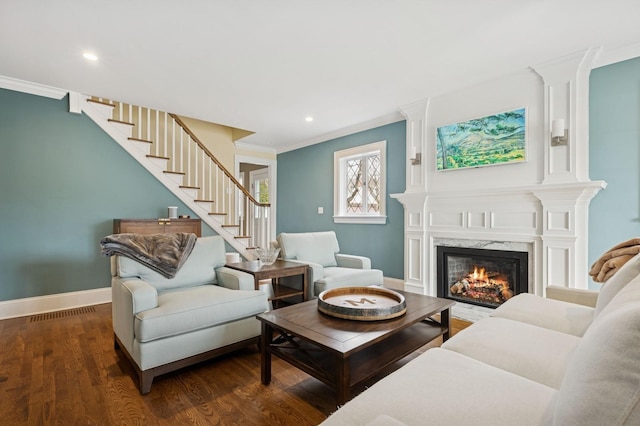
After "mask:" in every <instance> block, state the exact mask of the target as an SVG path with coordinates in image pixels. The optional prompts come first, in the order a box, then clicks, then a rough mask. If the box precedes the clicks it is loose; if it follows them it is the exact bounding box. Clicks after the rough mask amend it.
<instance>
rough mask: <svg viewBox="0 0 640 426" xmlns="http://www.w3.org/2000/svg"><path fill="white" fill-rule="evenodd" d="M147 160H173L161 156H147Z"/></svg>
mask: <svg viewBox="0 0 640 426" xmlns="http://www.w3.org/2000/svg"><path fill="white" fill-rule="evenodd" d="M147 158H159V159H161V160H171V158H169V157H162V156H160V155H152V154H149V155H147Z"/></svg>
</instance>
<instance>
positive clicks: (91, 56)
mask: <svg viewBox="0 0 640 426" xmlns="http://www.w3.org/2000/svg"><path fill="white" fill-rule="evenodd" d="M82 56H83V57H84V58H85V59H87V60H89V61H97V60H98V56H96V54H95V53H91V52H85V53H83V54H82Z"/></svg>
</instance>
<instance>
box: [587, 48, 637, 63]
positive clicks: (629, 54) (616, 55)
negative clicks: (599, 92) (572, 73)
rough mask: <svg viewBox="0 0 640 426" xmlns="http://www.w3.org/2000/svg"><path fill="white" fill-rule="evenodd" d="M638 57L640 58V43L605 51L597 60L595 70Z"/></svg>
mask: <svg viewBox="0 0 640 426" xmlns="http://www.w3.org/2000/svg"><path fill="white" fill-rule="evenodd" d="M637 57H640V43H638V44H634V45H631V46H625V47H619V48H617V49H613V50H609V51H606V50H604V51H603V52H601V53H600V55H599V56H598V57H597V58H596V60H595V63H594V64H593V68H600V67H604V66H607V65H611V64H615V63H616V62H622V61H626V60H628V59H633V58H637Z"/></svg>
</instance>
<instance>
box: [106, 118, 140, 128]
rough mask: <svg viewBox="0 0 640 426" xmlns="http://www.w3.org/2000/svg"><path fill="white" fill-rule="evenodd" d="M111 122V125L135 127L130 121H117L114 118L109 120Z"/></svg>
mask: <svg viewBox="0 0 640 426" xmlns="http://www.w3.org/2000/svg"><path fill="white" fill-rule="evenodd" d="M109 122H110V123H120V124H127V125H129V126H135V124H134V123H129V122H128V121H121V120H115V119H113V118H110V119H109Z"/></svg>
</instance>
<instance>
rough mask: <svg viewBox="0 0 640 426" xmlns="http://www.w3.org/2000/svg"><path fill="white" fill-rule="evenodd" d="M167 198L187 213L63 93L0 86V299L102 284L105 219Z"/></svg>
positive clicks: (155, 209) (147, 209)
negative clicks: (43, 94)
mask: <svg viewBox="0 0 640 426" xmlns="http://www.w3.org/2000/svg"><path fill="white" fill-rule="evenodd" d="M170 205H175V206H178V212H179V213H180V214H190V215H192V217H195V215H194V214H193V212H192V211H191V210H189V209H188V208H187V207H186V206H185V205H184V204H183V203H182V202H181V201H180V200H179V199H178V198H176V197H175V196H174V195H173V194H171V192H169V190H167V189H166V188H165V187H164V186H163V185H162V184H161V183H159V182H158V181H157V180H155V178H154V177H153V176H152V175H151V174H150V173H149V172H147V171H146V170H145V169H144V168H143V167H142V166H140V165H139V164H138V163H137V162H136V161H135V160H134V159H133V158H132V157H131V156H130V155H129V154H128V153H127V152H126V151H124V150H123V149H122V148H120V146H119V145H118V144H117V143H116V142H114V141H113V140H112V139H111V138H110V137H109V136H108V135H107V134H106V133H104V132H103V131H102V130H101V129H100V128H99V127H98V126H97V125H96V124H95V123H94V122H93V121H92V120H91V119H89V118H88V117H86V116H85V115H77V114H71V113H69V112H68V100H67V99H66V98H65V99H62V100H55V99H48V98H43V97H39V96H34V95H28V94H24V93H19V92H13V91H10V90H4V89H0V218H1V219H2V220H1V221H0V234H1V235H2V242H1V243H0V301H2V300H12V299H19V298H24V297H32V296H41V295H48V294H57V293H65V292H71V291H79V290H90V289H96V288H100V287H108V286H110V273H109V260H108V258H106V257H103V256H101V255H100V248H99V241H100V239H101V238H102V237H104V236H105V235H108V234H110V233H111V230H112V223H113V222H112V219H113V218H150V217H165V216H166V214H167V211H166V206H170ZM211 234H213V231H212V230H211V229H210V228H209V227H208V226H203V235H211Z"/></svg>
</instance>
